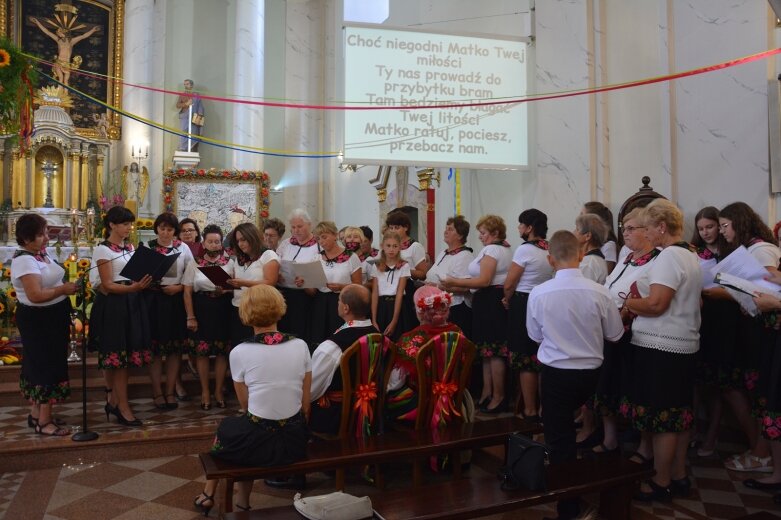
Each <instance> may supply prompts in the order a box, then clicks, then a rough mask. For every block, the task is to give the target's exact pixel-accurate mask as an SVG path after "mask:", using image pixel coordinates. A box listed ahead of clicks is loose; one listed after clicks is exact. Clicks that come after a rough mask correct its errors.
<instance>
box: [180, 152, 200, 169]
mask: <svg viewBox="0 0 781 520" xmlns="http://www.w3.org/2000/svg"><path fill="white" fill-rule="evenodd" d="M200 162H201V154H199V153H198V152H181V151H178V150H177V151H176V152H174V169H175V170H178V169H180V168H182V169H185V170H189V169H192V168H195V167H196V166H198V164H200Z"/></svg>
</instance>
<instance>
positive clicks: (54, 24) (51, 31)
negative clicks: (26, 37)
mask: <svg viewBox="0 0 781 520" xmlns="http://www.w3.org/2000/svg"><path fill="white" fill-rule="evenodd" d="M78 12H79V10H78V9H77V8H76V7H75V6H73V5H72V4H71V0H62V2H60V3H57V4H56V5H55V6H54V16H53V17H52V18H43V19H39V18H35V17H34V16H28V17H27V25H30V26H36V27H38V29H40V30H41V31H42V32H43V34H45V35H46V36H48V37H49V38H51V39H52V40H54V42H55V43H56V44H57V57H56V58H55V61H54V65H53V66H52V72H53V73H54V77H55V78H56V79H57V81H59V82H60V83H62V84H64V85H68V83H69V81H70V74H71V73H70V71H71V69H78V68H79V66H81V61H82V59H81V56H74V57H73V60H72V61H71V55H72V54H73V49H74V47H75V46H76V44H77V43H79V42H80V41H82V40H85V39H86V38H89V37H90V36H92V35H93V34H95V33H98V32H99V31H100V30H101V27H100V26H99V25H94V24H87V23H82V22H79V21H78V17H79V15H78Z"/></svg>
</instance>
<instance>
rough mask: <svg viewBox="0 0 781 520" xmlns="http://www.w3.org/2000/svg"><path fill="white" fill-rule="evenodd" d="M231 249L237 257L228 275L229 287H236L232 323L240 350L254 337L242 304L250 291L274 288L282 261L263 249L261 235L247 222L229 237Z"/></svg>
mask: <svg viewBox="0 0 781 520" xmlns="http://www.w3.org/2000/svg"><path fill="white" fill-rule="evenodd" d="M228 241H229V242H230V248H231V249H232V250H233V251H234V253H235V255H236V256H235V257H233V258H231V260H230V262H228V265H227V266H226V267H225V271H227V273H228V274H229V275H230V276H231V279H230V280H228V283H229V284H230V285H232V286H233V287H235V290H234V291H233V300H232V301H231V303H232V304H233V308H232V310H231V319H230V338H231V345H233V346H236V345H238V344H239V343H241V342H243V341H244V340H246V339H247V338H250V337H252V327H250V326H247V325H244V324H243V323H242V322H241V319H240V318H239V304H240V303H241V297H242V296H244V293H245V292H246V288H248V287H253V286H255V285H260V284H265V285H274V284H276V283H277V279H278V278H279V257H278V256H277V254H276V253H275V252H274V251H272V250H271V249H266V248H265V247H264V246H263V239H262V238H261V237H260V231H259V230H258V228H257V227H256V226H255V224H252V223H250V222H243V223H241V224H239V225H238V226H236V227H235V228H233V231H231V233H230V235H228Z"/></svg>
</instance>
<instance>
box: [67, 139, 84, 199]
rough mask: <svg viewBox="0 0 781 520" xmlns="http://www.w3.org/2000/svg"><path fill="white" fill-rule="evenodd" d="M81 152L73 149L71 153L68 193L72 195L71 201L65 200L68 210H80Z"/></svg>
mask: <svg viewBox="0 0 781 520" xmlns="http://www.w3.org/2000/svg"><path fill="white" fill-rule="evenodd" d="M80 152H81V150H80V149H79V148H78V145H77V147H76V148H72V149H71V151H70V154H69V155H70V160H71V164H70V171H69V172H68V177H67V178H68V181H67V183H68V185H69V186H68V187H67V191H66V193H68V194H70V198H69V199H65V200H64V204H63V206H67V207H68V208H76V209H80V208H81V205H80V204H79V191H80V190H79V180H80V178H81V161H80V159H81V153H80Z"/></svg>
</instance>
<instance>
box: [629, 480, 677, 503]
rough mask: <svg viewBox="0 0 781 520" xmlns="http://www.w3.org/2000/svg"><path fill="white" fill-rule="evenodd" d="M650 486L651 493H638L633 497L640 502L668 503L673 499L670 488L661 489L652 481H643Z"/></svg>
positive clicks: (661, 487)
mask: <svg viewBox="0 0 781 520" xmlns="http://www.w3.org/2000/svg"><path fill="white" fill-rule="evenodd" d="M645 483H646V484H648V486H650V488H651V491H638V492H637V493H635V496H634V497H633V498H634V499H635V500H639V501H640V502H653V501H657V502H670V501H671V500H672V499H673V494H672V491H671V490H670V487H669V486H668V487H663V486H660V485H659V484H657V483H656V482H654V481H653V480H652V479H648V480H646V481H645Z"/></svg>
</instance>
